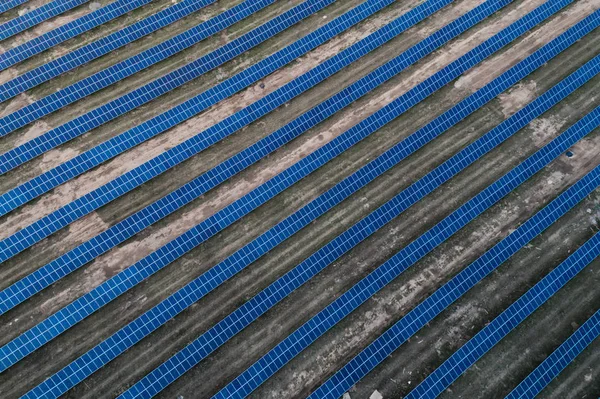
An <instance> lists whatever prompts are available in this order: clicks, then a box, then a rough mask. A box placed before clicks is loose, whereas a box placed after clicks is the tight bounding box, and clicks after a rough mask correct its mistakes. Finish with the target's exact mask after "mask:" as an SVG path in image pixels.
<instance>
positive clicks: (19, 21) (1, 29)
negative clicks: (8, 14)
mask: <svg viewBox="0 0 600 399" xmlns="http://www.w3.org/2000/svg"><path fill="white" fill-rule="evenodd" d="M88 1H90V0H54V1H52V2H50V3H47V4H44V5H43V6H41V7H38V8H36V9H35V10H32V11H29V12H28V13H27V14H25V15H21V16H19V17H17V18H15V19H11V20H10V21H7V22H5V23H3V24H1V25H0V40H6V39H8V38H9V37H11V36H14V35H16V34H17V33H21V32H23V31H24V30H26V29H29V28H31V27H33V26H35V25H37V24H40V23H42V22H44V21H46V20H48V19H50V18H52V17H55V16H57V15H60V14H62V13H63V12H65V11H68V10H70V9H72V8H75V7H77V6H80V5H82V4H84V3H87V2H88Z"/></svg>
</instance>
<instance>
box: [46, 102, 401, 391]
mask: <svg viewBox="0 0 600 399" xmlns="http://www.w3.org/2000/svg"><path fill="white" fill-rule="evenodd" d="M408 106H409V107H410V105H408ZM375 129H377V127H375ZM363 137H364V136H363ZM359 140H360V138H359ZM330 144H332V145H337V146H338V147H339V146H340V144H339V143H335V144H333V142H332V143H330ZM350 145H351V144H350ZM334 148H335V147H334ZM345 148H348V147H347V146H343V148H342V149H341V150H342V151H343V150H344V149H345ZM323 150H324V151H328V152H331V151H332V150H331V149H325V148H324V149H323ZM318 151H319V152H321V150H318ZM337 151H340V150H337ZM337 151H336V153H335V154H333V155H334V156H335V155H337V153H339V152H337ZM325 154H327V152H325ZM310 157H313V156H312V155H311V156H310ZM315 159H318V158H315ZM301 162H303V163H306V161H304V160H303V161H301ZM321 164H322V163H321ZM297 167H300V168H301V169H298V170H306V168H307V166H306V165H295V166H294V167H293V168H297ZM289 180H290V175H285V174H284V176H282V180H281V181H282V182H284V183H285V182H287V181H289ZM290 184H293V182H292V183H290ZM284 188H285V187H283V188H282V189H284ZM256 192H257V191H256V190H255V192H253V194H256ZM261 195H262V194H258V195H254V196H253V197H251V198H257V196H258V197H259V198H260V196H261ZM242 209H243V208H242ZM219 227H223V226H222V225H220V226H219ZM203 230H204V231H207V229H206V228H204V229H203ZM208 230H209V229H208ZM189 233H190V232H188V233H186V235H187V234H189ZM192 233H194V234H198V232H192ZM268 234H269V233H267V235H268ZM178 240H179V239H178ZM178 240H176V241H178ZM174 243H175V242H172V243H170V244H168V245H167V247H168V246H169V245H171V246H172V247H171V248H174V249H175V250H176V251H177V250H179V249H182V248H183V249H184V252H186V251H188V250H189V249H190V247H192V246H194V245H197V241H196V242H192V243H190V242H189V241H188V242H181V241H180V242H179V243H175V244H174ZM163 249H164V248H163ZM168 250H169V249H167V251H168ZM166 254H169V253H168V252H166ZM181 254H182V253H180V254H179V255H177V254H175V256H174V257H175V258H176V257H178V256H180V255H181ZM170 255H171V256H173V252H171V254H170ZM238 255H239V254H238ZM164 257H165V253H163V254H162V255H160V256H158V259H159V260H160V259H161V258H164ZM234 257H235V255H234ZM230 259H231V258H230ZM236 259H238V260H239V259H240V258H239V257H237V258H236ZM199 283H200V281H196V282H195V284H196V286H194V285H191V287H190V286H188V287H187V288H198V284H199ZM205 288H207V287H205ZM182 292H185V290H182V291H180V292H178V293H177V294H176V295H175V297H176V296H177V295H180V294H181V293H182ZM192 293H193V292H192ZM185 295H188V294H185ZM172 299H173V297H171V300H172ZM183 299H184V300H185V297H184V298H183ZM188 299H189V298H188ZM175 305H176V311H177V312H178V311H181V310H182V309H183V308H184V307H185V303H182V301H180V300H177V302H176V303H175ZM171 306H172V305H166V304H165V303H164V302H163V303H162V304H160V305H158V306H157V307H156V308H155V309H154V311H155V312H157V311H161V312H163V315H162V316H160V317H161V318H163V317H165V313H166V314H167V315H168V314H170V313H171V312H172V309H171V312H168V313H167V312H165V308H169V307H171ZM167 310H168V309H167ZM155 316H156V315H155ZM170 317H172V316H170ZM167 319H168V317H167ZM136 322H137V323H143V325H142V326H141V328H138V331H137V332H136V331H135V330H133V325H129V326H127V327H125V328H124V329H123V330H121V332H120V333H121V337H120V338H119V339H124V341H123V342H118V341H115V340H114V339H115V337H114V336H113V337H111V338H110V339H109V340H107V341H105V342H104V343H103V344H101V345H100V346H98V347H96V348H95V349H94V350H92V351H91V352H88V354H86V355H84V356H83V357H82V358H80V359H79V360H78V361H76V363H77V364H71V365H70V366H68V367H67V368H66V369H64V370H63V372H65V370H67V371H66V372H68V373H77V372H78V371H79V370H82V369H83V370H87V371H86V372H90V370H92V371H93V370H95V369H96V368H97V367H100V366H101V365H102V364H103V363H102V362H103V361H102V360H98V357H97V356H100V355H102V354H106V353H110V354H113V355H115V354H116V353H120V351H123V350H125V349H126V347H128V345H131V344H132V343H133V342H135V341H136V340H139V339H141V337H142V336H143V335H142V336H140V334H144V333H147V332H149V331H148V330H149V328H150V329H153V328H156V327H157V326H158V325H159V324H157V323H159V322H160V319H159V320H156V319H155V320H151V317H150V316H149V315H148V313H147V314H146V315H144V316H142V317H141V318H140V319H138V320H137V321H136ZM163 322H164V321H163ZM150 326H151V327H150ZM132 330H133V331H134V332H135V334H133V333H132ZM123 334H129V336H123ZM107 345H108V346H107ZM111 345H112V347H111ZM94 353H95V355H94ZM115 356H116V355H115ZM104 361H106V356H104ZM85 362H88V363H85ZM90 362H92V363H90ZM83 378H85V372H83V373H78V374H77V375H76V376H75V375H73V374H70V375H64V374H63V375H62V376H59V375H56V376H55V378H54V381H53V382H52V383H50V387H51V386H52V385H53V384H63V383H64V380H65V379H66V380H68V381H70V382H72V381H75V383H77V382H79V381H81V379H83ZM40 389H43V390H45V389H49V387H48V386H47V387H45V388H40ZM43 390H41V391H37V392H35V395H40V394H43V392H44V391H43Z"/></svg>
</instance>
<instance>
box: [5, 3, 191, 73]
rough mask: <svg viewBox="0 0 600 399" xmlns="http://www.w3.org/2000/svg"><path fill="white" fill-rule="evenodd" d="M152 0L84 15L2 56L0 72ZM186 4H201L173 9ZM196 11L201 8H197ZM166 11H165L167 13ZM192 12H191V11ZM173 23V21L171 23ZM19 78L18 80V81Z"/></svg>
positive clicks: (105, 8) (111, 6)
mask: <svg viewBox="0 0 600 399" xmlns="http://www.w3.org/2000/svg"><path fill="white" fill-rule="evenodd" d="M151 1H152V0H118V1H115V2H114V3H110V4H109V5H107V6H106V7H102V8H100V9H98V10H96V11H94V12H91V13H90V14H87V15H84V16H83V17H81V18H78V19H76V20H75V21H72V22H69V23H67V24H65V25H62V26H60V27H58V28H56V29H54V30H51V31H50V32H47V33H45V34H43V35H41V36H39V37H36V38H35V39H32V40H30V41H28V42H26V43H24V44H22V45H20V46H18V47H15V48H12V49H10V50H8V51H6V52H5V53H2V54H1V55H0V70H4V69H6V68H8V67H10V66H12V65H15V64H17V63H19V62H21V61H24V60H26V59H28V58H30V57H32V56H34V55H35V54H39V53H41V52H42V51H44V50H47V49H49V48H51V47H53V46H56V45H57V44H59V43H62V42H64V41H65V40H68V39H71V38H73V37H75V36H77V35H80V34H82V33H83V32H87V31H89V30H90V29H93V28H95V27H97V26H100V25H102V24H104V23H106V22H108V21H110V20H112V19H114V18H117V17H119V16H121V15H124V14H125V13H127V12H129V11H131V10H134V9H136V8H138V7H141V6H143V5H145V4H148V3H150V2H151ZM185 3H187V4H189V3H192V4H200V3H201V2H200V1H198V0H187V1H184V2H182V3H179V4H178V5H175V6H173V7H169V8H167V10H169V11H171V9H176V8H179V9H181V8H182V5H184V4H185ZM188 8H189V6H188ZM195 8H196V9H198V8H200V7H195ZM167 10H164V11H167ZM190 12H191V11H190ZM171 22H172V21H171ZM17 79H19V78H16V79H15V80H17Z"/></svg>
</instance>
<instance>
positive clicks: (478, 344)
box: [406, 108, 600, 399]
mask: <svg viewBox="0 0 600 399" xmlns="http://www.w3.org/2000/svg"><path fill="white" fill-rule="evenodd" d="M586 124H587V125H588V126H590V127H588V126H586ZM599 124H600V108H597V109H596V110H595V111H593V112H592V113H591V114H588V115H587V116H586V117H585V118H584V120H582V121H581V122H579V123H578V124H576V125H575V126H574V127H573V128H571V129H569V130H570V131H574V130H575V128H576V127H577V128H583V129H584V130H586V131H591V130H593V129H594V128H595V127H597V126H598V125H599ZM568 132H569V131H567V133H568ZM571 141H572V140H571ZM560 148H564V145H561V146H560ZM599 185H600V166H599V167H596V168H595V169H594V170H592V171H591V172H590V173H588V174H587V175H586V176H584V177H583V178H582V179H581V180H580V181H579V182H577V183H576V184H575V185H573V186H572V187H571V188H569V189H568V190H567V191H565V192H564V193H563V194H562V195H560V196H559V197H558V198H557V199H555V200H554V201H553V202H552V203H550V204H549V205H548V206H546V207H545V208H544V209H542V210H541V211H540V212H538V213H537V214H536V215H535V216H533V217H532V218H531V219H529V220H528V221H527V222H526V223H525V224H523V225H522V226H520V227H519V228H518V229H517V230H516V231H514V232H513V233H512V234H511V235H509V236H508V237H506V238H505V239H504V240H502V241H501V242H500V243H498V244H497V245H496V246H495V247H494V248H492V249H491V250H490V251H488V252H487V253H486V254H485V255H484V256H482V257H481V258H479V259H478V260H477V261H475V262H474V263H473V264H471V265H470V266H469V267H468V268H467V269H465V270H464V271H462V272H461V273H460V274H459V275H458V276H456V277H454V278H453V279H452V280H451V281H450V282H448V283H447V284H445V285H444V286H443V287H442V288H440V290H438V291H439V292H436V293H435V294H433V295H432V296H431V297H430V298H428V299H427V300H426V301H425V302H424V303H428V304H429V307H431V306H432V304H433V303H435V302H436V300H435V299H434V298H437V301H439V300H440V298H448V302H449V303H450V302H453V301H455V300H456V299H458V298H459V297H460V296H461V295H462V294H463V293H465V292H466V291H468V290H469V289H470V288H471V287H472V286H474V285H475V284H476V283H477V282H479V281H481V280H482V279H483V278H484V277H485V276H487V275H488V274H489V273H491V272H492V271H493V270H494V269H496V268H497V267H498V266H499V265H500V264H501V263H502V262H503V261H504V260H506V259H508V258H509V257H510V256H512V255H513V254H514V253H516V252H517V251H518V250H519V249H520V248H521V247H523V246H524V245H525V244H527V243H528V242H529V241H531V240H532V239H533V238H534V237H535V236H537V235H538V234H540V233H541V232H542V231H544V230H545V229H546V228H547V227H548V226H550V224H552V223H553V222H554V221H555V220H556V219H558V218H559V217H560V216H562V215H563V214H565V213H566V212H567V211H568V210H569V209H571V208H572V207H573V206H575V205H576V204H577V203H578V202H579V201H581V200H582V199H583V198H585V197H586V196H587V195H589V193H590V192H592V191H593V190H594V189H596V188H597V187H598V186H599ZM581 253H582V252H581V251H577V252H575V253H574V254H573V255H572V256H570V257H569V258H568V259H567V260H565V261H564V262H563V263H561V264H560V265H559V266H558V267H557V268H556V269H554V270H553V271H552V272H551V273H549V274H548V275H547V276H546V277H544V278H543V279H542V280H541V281H540V282H538V283H537V284H536V285H535V286H534V287H533V288H531V289H530V290H529V291H527V293H525V294H524V295H523V296H522V297H521V298H519V299H518V300H517V301H516V302H515V303H513V304H512V305H511V306H510V307H509V308H508V309H506V310H505V311H504V312H502V313H501V314H500V315H499V316H498V317H496V318H495V319H494V320H493V321H492V322H491V323H490V324H488V325H487V326H486V327H485V328H483V330H481V331H480V332H479V333H478V334H477V335H475V337H473V338H472V339H471V340H469V341H468V342H467V343H466V344H464V345H463V346H462V347H461V348H460V349H459V350H458V351H456V352H455V353H454V354H453V355H452V356H451V357H450V358H448V360H446V361H445V362H444V363H443V364H442V365H441V366H440V367H438V368H437V369H436V370H435V371H434V372H433V373H431V374H430V375H429V376H428V377H427V378H426V379H425V380H424V381H423V382H422V383H421V384H419V385H418V386H417V387H415V389H414V390H412V391H411V392H410V394H409V395H408V396H406V398H407V399H416V398H436V397H437V396H438V395H439V394H440V393H442V392H443V391H444V390H445V389H446V388H447V387H448V386H449V385H450V384H452V382H454V381H455V380H456V379H457V378H458V377H459V376H460V375H461V374H462V373H464V372H465V371H466V370H467V369H468V368H469V367H471V366H472V365H473V364H474V363H475V362H476V361H477V360H478V359H479V358H481V356H483V355H484V354H485V353H486V352H487V351H489V350H490V349H491V348H492V347H494V345H496V344H497V343H498V342H500V340H502V338H504V337H505V336H506V335H508V333H509V332H510V331H512V330H513V329H514V328H516V327H517V326H518V325H519V324H520V323H521V322H522V321H523V320H525V319H526V318H527V317H529V315H530V314H532V313H533V312H534V311H535V310H536V309H537V308H539V307H540V306H541V305H542V304H544V302H546V301H547V300H548V299H549V298H550V297H552V295H554V294H555V293H556V292H557V291H558V290H559V289H560V288H561V287H563V286H564V285H565V284H566V283H567V282H568V281H569V280H570V279H572V278H573V277H575V275H576V274H577V273H579V272H580V271H581V270H582V269H583V268H584V267H585V266H586V265H587V264H588V263H589V262H591V261H592V260H593V259H594V257H595V256H597V254H596V255H594V256H584V257H582V256H581ZM584 253H587V254H588V255H589V248H588V250H587V251H585V252H584ZM496 258H497V259H499V260H498V261H496V260H495V259H496ZM421 306H422V305H419V307H421Z"/></svg>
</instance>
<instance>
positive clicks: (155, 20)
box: [0, 0, 215, 102]
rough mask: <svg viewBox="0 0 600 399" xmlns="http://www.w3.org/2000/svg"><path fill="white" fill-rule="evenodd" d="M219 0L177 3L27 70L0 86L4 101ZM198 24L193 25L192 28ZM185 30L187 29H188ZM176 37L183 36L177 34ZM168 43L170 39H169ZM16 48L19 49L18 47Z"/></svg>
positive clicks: (7, 60) (4, 64) (13, 60)
mask: <svg viewBox="0 0 600 399" xmlns="http://www.w3.org/2000/svg"><path fill="white" fill-rule="evenodd" d="M214 1H215V0H185V1H182V2H181V3H177V4H175V5H173V6H171V7H169V8H166V9H164V10H161V11H159V12H158V13H156V14H153V15H151V16H149V17H147V18H144V19H142V20H141V21H138V22H136V23H134V24H132V25H129V26H128V27H126V28H123V29H121V30H119V31H117V32H114V33H111V34H110V35H108V36H106V37H102V38H100V39H98V40H96V41H94V42H92V43H89V44H86V45H84V46H82V47H80V48H78V49H76V50H74V51H71V52H69V53H67V54H65V55H63V56H61V57H59V58H56V59H54V60H51V61H50V62H48V63H46V64H44V65H41V66H39V67H37V68H34V69H32V70H31V71H28V72H25V73H24V74H22V75H19V76H18V77H16V78H14V79H12V80H9V81H8V82H6V83H4V84H2V85H0V102H2V101H6V100H8V99H10V98H12V97H14V96H16V95H18V94H20V93H22V92H24V91H26V90H29V89H31V88H33V87H35V86H37V85H39V84H41V83H44V82H46V81H48V80H50V79H52V78H54V77H56V76H59V75H61V74H63V73H65V72H67V71H69V70H71V69H73V68H76V67H78V66H81V65H83V64H85V63H87V62H90V61H91V60H93V59H96V58H98V57H101V56H103V55H105V54H108V53H110V52H111V51H115V50H117V49H119V48H121V47H123V46H125V45H126V44H129V43H131V42H133V41H135V40H138V39H140V38H142V37H144V36H147V35H149V34H150V33H152V32H155V31H156V30H158V29H160V28H163V27H165V26H167V25H169V24H171V23H173V22H175V21H177V20H179V19H181V18H183V17H185V16H186V15H189V14H190V13H191V12H193V11H195V10H196V9H199V8H202V7H203V6H206V5H208V4H211V3H213V2H214ZM194 29H197V27H194V28H191V30H194ZM184 33H185V32H184ZM176 37H179V35H178V36H176ZM165 43H166V42H165ZM15 51H16V49H15ZM4 57H6V58H7V59H6V60H5V61H0V65H2V66H3V67H4V68H6V67H8V66H10V65H12V63H14V62H15V61H16V59H17V58H15V56H14V55H12V54H11V55H10V59H8V58H9V52H7V53H6V56H4V55H3V58H0V60H4V59H5V58H4Z"/></svg>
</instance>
